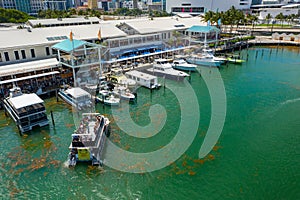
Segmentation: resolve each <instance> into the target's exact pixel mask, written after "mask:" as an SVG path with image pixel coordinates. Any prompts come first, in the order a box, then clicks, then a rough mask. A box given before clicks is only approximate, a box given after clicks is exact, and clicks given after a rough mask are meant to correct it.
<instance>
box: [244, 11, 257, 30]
mask: <svg viewBox="0 0 300 200" xmlns="http://www.w3.org/2000/svg"><path fill="white" fill-rule="evenodd" d="M247 18H248V20H249V22H250V23H251V24H252V31H251V35H252V32H253V30H254V25H255V22H257V21H258V17H257V16H256V15H251V14H249V15H247Z"/></svg>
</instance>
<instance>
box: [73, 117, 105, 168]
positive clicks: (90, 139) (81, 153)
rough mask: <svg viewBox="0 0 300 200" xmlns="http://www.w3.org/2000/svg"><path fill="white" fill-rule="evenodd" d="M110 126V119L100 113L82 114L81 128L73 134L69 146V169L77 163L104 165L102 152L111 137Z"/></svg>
mask: <svg viewBox="0 0 300 200" xmlns="http://www.w3.org/2000/svg"><path fill="white" fill-rule="evenodd" d="M109 124H110V121H109V119H108V118H106V117H105V116H103V115H100V114H99V113H83V114H82V119H81V121H80V124H79V127H78V128H77V130H75V131H74V133H73V134H72V142H71V144H70V146H69V150H70V153H69V158H68V162H69V167H75V166H76V164H77V162H91V164H92V165H94V166H99V165H100V166H102V165H103V157H102V152H103V149H104V145H105V141H106V137H109V135H110V127H109Z"/></svg>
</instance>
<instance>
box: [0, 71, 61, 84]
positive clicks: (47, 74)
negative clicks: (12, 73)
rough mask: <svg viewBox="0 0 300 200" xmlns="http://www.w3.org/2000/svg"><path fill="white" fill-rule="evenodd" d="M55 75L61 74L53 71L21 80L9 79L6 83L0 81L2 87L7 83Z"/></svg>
mask: <svg viewBox="0 0 300 200" xmlns="http://www.w3.org/2000/svg"><path fill="white" fill-rule="evenodd" d="M54 74H59V72H58V71H53V72H47V73H42V74H37V75H32V76H24V77H21V78H14V79H9V80H5V81H0V85H2V84H6V83H13V82H18V81H24V80H27V79H32V78H39V77H44V76H49V75H54Z"/></svg>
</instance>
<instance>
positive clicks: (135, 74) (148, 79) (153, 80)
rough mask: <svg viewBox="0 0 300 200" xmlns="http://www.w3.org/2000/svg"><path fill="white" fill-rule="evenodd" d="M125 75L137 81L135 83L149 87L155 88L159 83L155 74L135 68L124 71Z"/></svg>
mask: <svg viewBox="0 0 300 200" xmlns="http://www.w3.org/2000/svg"><path fill="white" fill-rule="evenodd" d="M125 75H126V76H127V77H128V78H130V79H133V80H135V81H136V82H137V84H139V85H141V86H144V87H146V88H149V89H157V88H159V87H160V86H161V84H159V83H158V81H157V76H153V75H150V74H146V73H143V72H140V71H137V70H132V71H129V72H126V73H125Z"/></svg>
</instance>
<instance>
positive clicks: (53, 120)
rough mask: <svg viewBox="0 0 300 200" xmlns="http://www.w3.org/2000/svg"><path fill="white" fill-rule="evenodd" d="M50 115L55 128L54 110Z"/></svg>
mask: <svg viewBox="0 0 300 200" xmlns="http://www.w3.org/2000/svg"><path fill="white" fill-rule="evenodd" d="M50 114H51V119H52V124H53V126H55V123H54V118H53V112H52V110H51V111H50Z"/></svg>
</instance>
